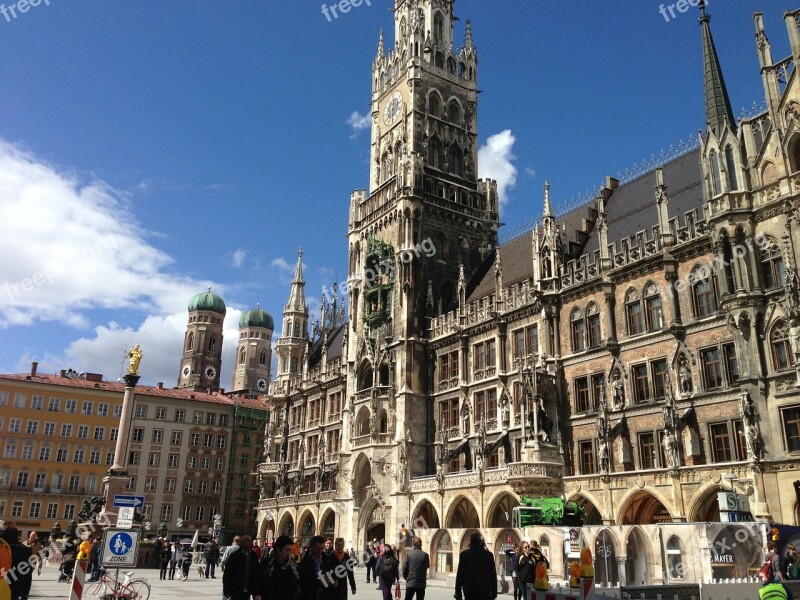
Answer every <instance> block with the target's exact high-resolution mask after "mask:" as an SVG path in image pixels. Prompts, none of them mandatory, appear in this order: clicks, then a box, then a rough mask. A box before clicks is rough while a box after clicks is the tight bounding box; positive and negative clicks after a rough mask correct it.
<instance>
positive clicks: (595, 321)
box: [586, 302, 602, 348]
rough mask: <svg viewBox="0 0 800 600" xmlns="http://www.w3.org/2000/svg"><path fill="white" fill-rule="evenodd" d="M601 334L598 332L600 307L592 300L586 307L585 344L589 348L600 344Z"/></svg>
mask: <svg viewBox="0 0 800 600" xmlns="http://www.w3.org/2000/svg"><path fill="white" fill-rule="evenodd" d="M601 338H602V334H601V332H600V309H599V308H597V304H595V303H594V302H592V303H591V304H589V306H588V307H587V309H586V344H587V347H589V348H597V347H598V346H599V345H600V342H601Z"/></svg>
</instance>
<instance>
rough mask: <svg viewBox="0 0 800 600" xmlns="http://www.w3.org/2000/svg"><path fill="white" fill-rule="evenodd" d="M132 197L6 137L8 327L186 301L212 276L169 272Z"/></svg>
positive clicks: (4, 304) (2, 264)
mask: <svg viewBox="0 0 800 600" xmlns="http://www.w3.org/2000/svg"><path fill="white" fill-rule="evenodd" d="M129 200H130V199H129V197H128V196H126V195H125V194H123V193H122V192H119V191H118V190H114V189H112V188H110V187H109V186H108V185H106V184H105V183H103V182H102V181H92V182H89V183H86V184H83V183H81V182H80V181H79V180H78V178H77V177H76V176H75V175H73V174H71V173H65V172H63V171H59V170H58V169H56V168H55V167H53V166H50V165H48V164H45V163H43V162H42V161H40V160H38V159H37V158H36V157H34V156H33V155H32V154H31V153H29V152H27V151H25V150H23V149H21V148H19V147H16V146H13V145H11V144H9V143H7V142H5V141H3V140H0V223H2V224H3V235H2V236H0V256H2V257H3V260H2V261H0V328H7V327H9V326H12V325H31V324H33V323H36V322H37V321H59V322H62V323H65V324H68V325H71V326H74V327H86V326H87V325H88V323H89V320H88V318H87V313H88V312H89V311H91V310H92V309H113V310H117V311H126V310H127V311H130V310H137V311H142V312H146V313H150V314H171V313H175V312H177V311H179V310H185V307H186V302H187V300H188V299H189V298H190V297H191V296H192V295H193V294H195V293H197V292H198V291H201V290H202V289H203V288H204V287H205V286H206V285H207V283H206V282H199V281H195V280H192V279H191V278H189V277H185V276H181V275H175V274H173V273H167V272H166V269H167V268H168V267H169V266H170V265H171V264H172V258H171V257H170V256H168V255H167V254H165V253H164V252H162V251H161V250H159V249H158V248H155V247H153V246H151V245H150V244H148V243H147V242H146V241H145V236H146V235H147V232H146V231H144V230H142V229H141V228H140V227H139V225H138V224H137V223H136V220H135V218H134V217H133V215H132V214H131V212H130V211H129V209H128V205H129Z"/></svg>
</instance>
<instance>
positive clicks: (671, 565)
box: [667, 535, 686, 579]
mask: <svg viewBox="0 0 800 600" xmlns="http://www.w3.org/2000/svg"><path fill="white" fill-rule="evenodd" d="M667 569H668V571H669V578H670V579H684V578H685V577H686V569H685V568H684V565H683V552H682V550H681V541H680V540H679V539H678V538H677V536H674V535H673V536H672V537H671V538H669V541H668V542H667Z"/></svg>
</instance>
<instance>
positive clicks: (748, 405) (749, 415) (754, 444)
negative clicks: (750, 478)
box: [739, 391, 761, 461]
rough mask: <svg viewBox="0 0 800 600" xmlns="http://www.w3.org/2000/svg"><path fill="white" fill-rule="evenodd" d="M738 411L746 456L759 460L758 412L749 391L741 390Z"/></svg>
mask: <svg viewBox="0 0 800 600" xmlns="http://www.w3.org/2000/svg"><path fill="white" fill-rule="evenodd" d="M739 412H740V414H741V415H742V422H743V424H744V441H745V444H746V446H747V457H748V458H749V459H750V460H755V461H758V460H761V441H760V439H759V432H758V412H757V411H756V405H755V402H754V401H753V397H752V396H751V395H750V392H749V391H744V392H742V396H741V403H740V406H739Z"/></svg>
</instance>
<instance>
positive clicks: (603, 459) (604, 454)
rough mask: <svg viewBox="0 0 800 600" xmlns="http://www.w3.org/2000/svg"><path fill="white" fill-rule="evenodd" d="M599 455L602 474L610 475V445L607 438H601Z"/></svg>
mask: <svg viewBox="0 0 800 600" xmlns="http://www.w3.org/2000/svg"><path fill="white" fill-rule="evenodd" d="M598 455H599V457H600V472H601V473H608V470H609V463H608V443H607V442H606V439H605V438H600V441H599V451H598Z"/></svg>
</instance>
